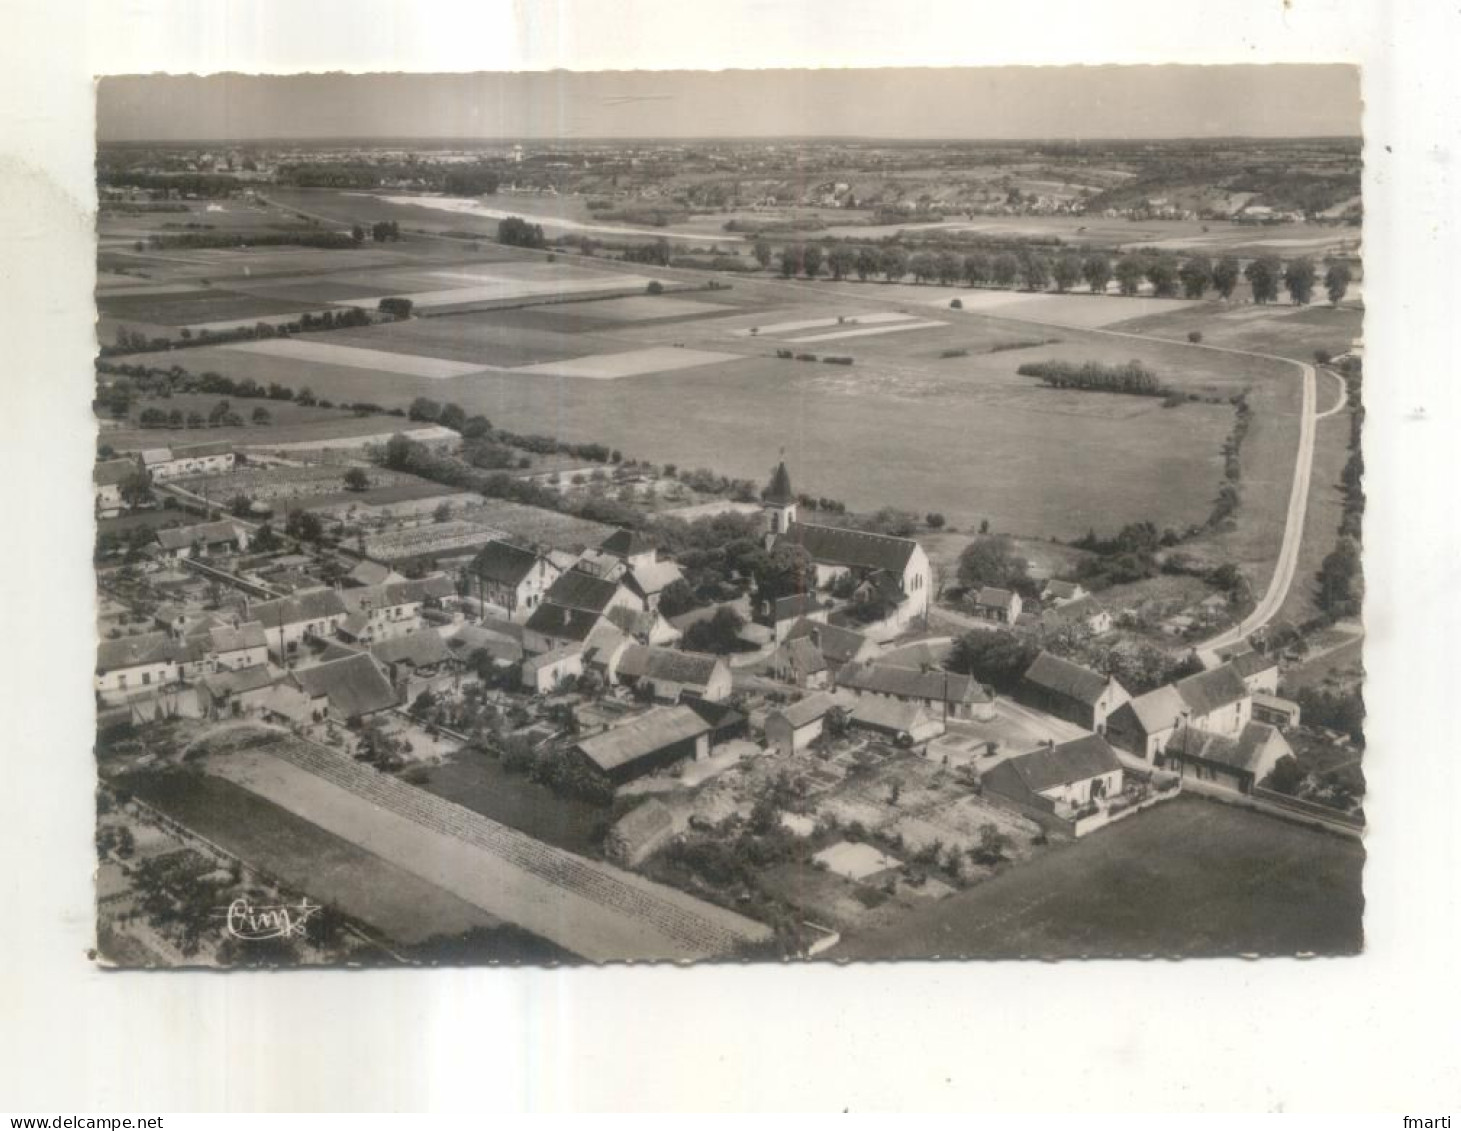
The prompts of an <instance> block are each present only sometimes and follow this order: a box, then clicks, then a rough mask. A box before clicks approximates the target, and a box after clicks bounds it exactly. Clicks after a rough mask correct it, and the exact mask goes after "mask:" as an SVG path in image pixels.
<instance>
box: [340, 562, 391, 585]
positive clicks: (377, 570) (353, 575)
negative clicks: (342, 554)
mask: <svg viewBox="0 0 1461 1131" xmlns="http://www.w3.org/2000/svg"><path fill="white" fill-rule="evenodd" d="M345 576H346V577H347V578H349V579H350V580H351V581H353V582H355V583H356V584H357V585H384V584H385V583H386V582H387V581H390V580H392V579H394V578H397V577H399V575H398V574H397V573H396V572H395V571H394V570H393V569H391V567H390V566H385V565H381V564H380V562H373V561H370V560H369V559H368V558H367V559H364V560H362V561H359V562H357V563H356V564H355V568H354V569H352V570H351V571H350V572H349V573H347V574H346V575H345Z"/></svg>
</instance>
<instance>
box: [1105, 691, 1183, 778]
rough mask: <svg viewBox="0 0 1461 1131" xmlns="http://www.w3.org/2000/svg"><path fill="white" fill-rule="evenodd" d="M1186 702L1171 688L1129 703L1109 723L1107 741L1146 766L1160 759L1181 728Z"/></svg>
mask: <svg viewBox="0 0 1461 1131" xmlns="http://www.w3.org/2000/svg"><path fill="white" fill-rule="evenodd" d="M1187 710H1188V707H1187V703H1186V701H1185V700H1184V699H1183V698H1182V695H1181V693H1180V692H1178V690H1177V688H1176V687H1174V686H1173V685H1171V684H1168V685H1166V686H1164V687H1158V688H1157V689H1156V690H1154V691H1148V692H1147V693H1146V694H1145V695H1138V696H1137V697H1136V698H1134V699H1131V700H1128V701H1127V702H1125V703H1123V704H1121V706H1120V707H1118V708H1116V710H1114V711H1112V712H1111V716H1110V718H1108V719H1107V720H1106V738H1107V740H1108V741H1109V742H1110V743H1111V745H1112V746H1114V747H1116V748H1117V749H1118V750H1125V751H1126V752H1127V753H1128V754H1135V755H1136V756H1137V757H1138V758H1141V759H1142V760H1143V761H1146V762H1155V761H1156V758H1157V755H1158V754H1160V753H1161V752H1162V749H1163V748H1164V747H1165V746H1166V745H1167V742H1168V740H1169V739H1170V738H1171V737H1172V735H1173V734H1175V733H1176V732H1177V728H1178V727H1180V726H1181V725H1182V717H1183V715H1185V714H1186V713H1187Z"/></svg>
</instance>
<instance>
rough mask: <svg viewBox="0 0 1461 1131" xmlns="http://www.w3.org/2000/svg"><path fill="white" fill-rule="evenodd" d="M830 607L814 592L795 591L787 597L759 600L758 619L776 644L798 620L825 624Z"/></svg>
mask: <svg viewBox="0 0 1461 1131" xmlns="http://www.w3.org/2000/svg"><path fill="white" fill-rule="evenodd" d="M830 611H831V610H830V607H829V606H828V605H826V604H825V603H824V602H823V601H822V600H821V599H820V598H819V597H818V596H817V595H816V594H815V593H796V594H793V595H792V596H789V597H777V598H776V599H775V600H768V601H762V602H761V614H760V617H759V620H760V622H761V623H762V624H764V625H765V626H766V627H767V628H769V629H770V630H771V632H772V636H773V638H774V639H775V640H776V642H777V643H778V644H780V643H781V642H782V641H784V640H785V639H786V637H787V635H788V634H789V633H790V632H791V630H792V626H794V625H795V624H797V623H798V622H799V621H803V620H807V621H811V622H813V623H822V624H825V623H826V621H827V615H828V613H829V612H830Z"/></svg>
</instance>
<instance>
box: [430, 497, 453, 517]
mask: <svg viewBox="0 0 1461 1131" xmlns="http://www.w3.org/2000/svg"><path fill="white" fill-rule="evenodd" d="M451 516H452V509H451V504H450V503H448V502H446V501H445V500H443V501H442V502H440V503H437V504H436V509H435V510H434V511H432V512H431V520H432V521H433V522H437V523H441V522H450V521H451Z"/></svg>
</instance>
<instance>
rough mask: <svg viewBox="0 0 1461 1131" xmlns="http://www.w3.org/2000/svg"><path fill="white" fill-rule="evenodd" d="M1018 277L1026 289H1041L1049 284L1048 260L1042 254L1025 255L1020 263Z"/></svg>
mask: <svg viewBox="0 0 1461 1131" xmlns="http://www.w3.org/2000/svg"><path fill="white" fill-rule="evenodd" d="M1020 278H1022V279H1023V280H1024V281H1025V289H1026V290H1028V291H1043V290H1044V289H1045V288H1046V287H1048V286H1049V285H1050V260H1048V259H1046V258H1045V257H1044V256H1043V255H1027V256H1026V257H1025V260H1024V262H1023V263H1021V264H1020Z"/></svg>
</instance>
